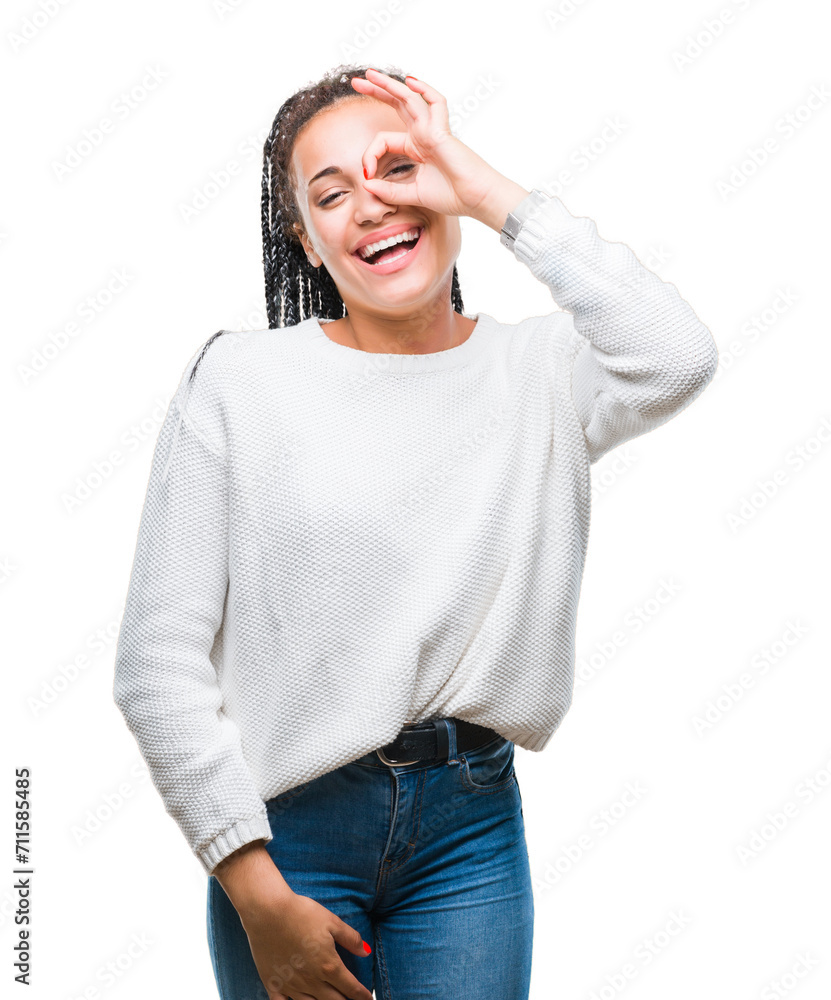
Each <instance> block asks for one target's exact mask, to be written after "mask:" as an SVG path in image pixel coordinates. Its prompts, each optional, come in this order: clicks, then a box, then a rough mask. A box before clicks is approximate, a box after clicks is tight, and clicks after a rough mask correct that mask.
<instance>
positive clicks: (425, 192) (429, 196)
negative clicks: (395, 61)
mask: <svg viewBox="0 0 831 1000" xmlns="http://www.w3.org/2000/svg"><path fill="white" fill-rule="evenodd" d="M366 76H367V79H364V78H363V77H353V78H352V86H353V87H354V88H355V90H357V91H358V92H359V93H361V94H367V95H368V96H370V97H375V98H377V99H378V100H379V101H383V102H384V103H385V104H389V105H390V106H391V107H393V108H395V110H396V111H397V112H398V115H399V117H400V118H401V120H402V121H403V122H404V124H405V125H406V126H407V131H406V132H379V133H378V134H377V135H376V136H375V138H374V139H373V140H372V142H371V143H370V144H369V145H368V146H367V148H366V149H365V150H364V155H363V157H362V162H363V166H364V169H365V170H366V173H367V175H368V180H365V181H364V187H366V189H367V190H368V191H370V192H371V193H372V194H375V195H377V196H378V197H379V198H381V199H382V200H383V201H386V202H389V204H391V205H420V206H421V207H422V208H426V209H429V210H431V211H433V212H441V213H442V214H444V215H470V216H472V217H473V218H480V219H481V218H483V216H484V214H485V207H486V205H487V202H488V198H489V196H492V195H494V193H495V192H496V191H498V190H500V189H501V187H502V185H504V184H506V183H508V184H510V183H511V182H510V181H508V179H507V178H506V177H505V176H504V175H502V174H500V173H499V172H498V171H497V170H494V168H493V167H491V166H490V165H489V164H488V163H486V162H485V161H484V160H483V159H482V157H481V156H479V155H478V154H476V153H474V152H473V150H472V149H470V147H469V146H466V145H465V144H464V143H463V142H462V141H461V140H459V139H457V138H456V137H455V136H454V135H452V134H451V132H450V123H449V118H448V112H447V100H446V99H445V98H444V97H443V96H442V95H441V94H440V93H439V92H438V91H437V90H436V89H435V88H433V87H431V86H430V85H429V84H427V83H424V81H423V80H416V79H415V78H414V77H407V84H406V85H405V84H403V83H401V82H400V81H399V80H396V79H394V78H393V77H391V76H388V75H387V74H386V73H382V72H380V70H374V69H368V70H367V71H366ZM387 152H390V153H401V154H403V155H404V156H406V157H408V158H409V159H412V160H414V161H415V162H416V163H417V164H418V166H416V168H415V170H414V171H412V173H411V174H410V175H405V177H407V176H412V177H413V180H412V181H409V182H408V181H407V180H406V179H402V180H396V181H382V180H378V178H376V177H375V176H374V174H375V170H376V168H377V166H378V160H379V159H380V158H381V157H382V156H383V155H384V154H385V153H387Z"/></svg>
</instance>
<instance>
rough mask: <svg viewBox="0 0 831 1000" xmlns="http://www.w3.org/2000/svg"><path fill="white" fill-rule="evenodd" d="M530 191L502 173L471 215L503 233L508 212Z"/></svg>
mask: <svg viewBox="0 0 831 1000" xmlns="http://www.w3.org/2000/svg"><path fill="white" fill-rule="evenodd" d="M530 193H531V192H530V191H526V189H525V188H524V187H523V186H522V185H521V184H517V183H516V182H515V181H512V180H510V178H508V177H505V176H503V175H502V174H500V175H499V180H498V181H497V183H496V184H495V185H494V186H493V188H492V189H491V190H490V191H489V192H488V194H487V196H486V197H485V198H483V199H482V202H481V203H480V204H479V205H478V206H477V208H476V210H475V211H473V212H471V213H470V215H471V217H472V218H474V219H478V220H479V222H482V223H484V224H485V225H486V226H489V227H490V228H491V229H493V230H495V231H496V232H497V233H501V232H502V227H503V226H504V225H505V220H506V219H507V218H508V213H509V212H512V211H513V210H514V209H515V208H516V207H517V205H519V203H520V202H521V201H523V200H524V199H525V198H527V197H528V195H529V194H530Z"/></svg>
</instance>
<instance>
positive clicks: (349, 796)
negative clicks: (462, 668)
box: [208, 719, 534, 1000]
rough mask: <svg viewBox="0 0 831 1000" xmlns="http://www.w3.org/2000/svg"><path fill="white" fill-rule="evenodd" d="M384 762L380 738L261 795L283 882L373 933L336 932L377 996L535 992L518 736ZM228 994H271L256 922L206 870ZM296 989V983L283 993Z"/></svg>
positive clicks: (419, 998) (506, 998)
mask: <svg viewBox="0 0 831 1000" xmlns="http://www.w3.org/2000/svg"><path fill="white" fill-rule="evenodd" d="M447 721H448V723H449V725H448V729H449V737H450V748H449V752H448V757H447V759H443V760H439V761H436V760H433V761H432V762H431V761H416V762H415V763H412V764H407V765H403V766H402V765H399V766H390V765H388V764H384V763H383V762H382V761H381V760H380V758H379V757H378V756H377V754H376V753H375V752H374V751H372V752H370V753H368V754H366V756H364V757H360V758H359V759H358V760H355V761H352V762H351V763H349V764H345V765H344V766H343V767H339V768H337V769H335V770H333V771H330V772H329V773H328V774H324V775H322V776H321V777H319V778H315V779H314V780H313V781H310V782H306V783H305V784H303V785H300V786H298V787H297V788H293V789H291V790H290V791H288V792H285V793H283V794H282V795H279V796H277V797H276V798H274V799H270V800H269V801H268V802H267V803H266V807H267V809H268V815H269V821H270V824H271V829H272V831H273V833H274V839H273V840H271V841H270V842H269V843H268V844H267V845H266V850H267V851H268V853H269V854H270V856H271V858H272V860H273V861H274V863H275V865H276V866H277V868H278V869H279V871H280V873H281V874H282V876H283V878H284V879H285V880H286V882H287V883H288V885H289V887H290V888H291V889H292V890H293V891H294V892H296V893H298V894H300V895H304V896H310V897H311V898H312V899H314V900H316V901H317V902H318V903H321V904H322V905H323V906H325V907H327V908H328V909H330V910H331V911H332V912H333V913H335V914H336V915H337V916H339V917H340V918H341V919H342V920H344V921H345V922H346V923H347V924H349V925H350V926H351V927H353V928H355V930H357V931H359V932H360V933H361V935H362V936H363V939H364V940H365V941H367V942H368V943H369V944H370V945H371V947H372V954H371V955H369V956H367V957H365V958H362V957H359V956H357V955H353V954H352V953H351V952H349V951H346V950H345V949H344V948H343V947H342V946H341V945H339V944H337V943H336V944H335V948H336V951H337V953H338V955H339V956H340V958H341V960H342V961H343V963H344V965H345V966H346V968H347V969H348V970H349V971H350V972H351V973H352V974H353V975H354V976H355V977H356V979H358V980H359V981H360V982H361V983H362V984H363V985H364V986H366V987H367V989H369V990H375V996H376V998H377V1000H446V998H447V997H454V998H458V1000H486V998H487V1000H493V998H494V997H498V998H499V1000H527V998H528V993H529V990H530V982H531V947H532V939H533V927H534V903H533V895H532V886H531V871H530V866H529V862H528V850H527V846H526V841H525V824H524V818H523V813H522V797H521V795H520V791H519V784H518V783H517V778H516V774H515V772H514V744H513V743H512V742H511V741H510V740H506V739H505V738H504V737H503V736H497V737H495V738H494V739H492V740H491V741H490V742H488V743H486V744H484V745H483V746H481V747H478V748H477V749H475V750H473V751H466V752H464V753H461V752H459V753H457V750H456V729H455V725H454V722H453V720H452V719H448V720H447ZM208 945H209V949H210V954H211V962H212V964H213V970H214V975H215V977H216V981H217V986H218V988H219V995H220V997H221V998H222V1000H267V998H268V994H267V993H266V990H265V987H264V986H263V984H262V981H261V979H260V977H259V974H258V973H257V967H256V965H255V964H254V959H253V957H252V955H251V949H250V946H249V944H248V936H247V935H246V933H245V930H244V928H243V926H242V924H241V922H240V919H239V916H238V914H237V911H236V910H235V909H234V906H233V904H232V903H231V901H230V900H229V899H228V896H227V895H226V894H225V890H224V889H223V888H222V886H221V885H220V883H219V882H218V881H217V879H216V878H214V877H213V876H210V877H209V878H208ZM288 995H289V996H290V994H288Z"/></svg>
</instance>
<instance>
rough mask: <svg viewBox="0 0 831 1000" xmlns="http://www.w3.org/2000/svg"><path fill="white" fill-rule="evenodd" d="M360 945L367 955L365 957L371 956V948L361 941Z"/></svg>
mask: <svg viewBox="0 0 831 1000" xmlns="http://www.w3.org/2000/svg"><path fill="white" fill-rule="evenodd" d="M362 944H363V946H364V951H365V952H366V953H367V955H371V954H372V948H370V947H369V945H368V944H367V943H366V941H363V942H362Z"/></svg>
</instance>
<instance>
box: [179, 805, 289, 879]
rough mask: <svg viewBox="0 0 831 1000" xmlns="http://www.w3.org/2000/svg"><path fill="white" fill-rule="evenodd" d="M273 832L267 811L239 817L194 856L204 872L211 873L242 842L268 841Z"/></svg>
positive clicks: (240, 845) (271, 837)
mask: <svg viewBox="0 0 831 1000" xmlns="http://www.w3.org/2000/svg"><path fill="white" fill-rule="evenodd" d="M273 837H274V834H273V833H272V832H271V824H270V823H269V821H268V813H267V812H265V811H263V813H262V814H257V815H256V816H251V817H249V819H241V820H240V821H239V822H238V823H234V825H233V826H229V827H228V829H227V830H224V831H223V832H222V833H220V834H219V836H218V837H216V838H215V839H214V840H212V841H211V842H210V844H208V845H207V847H203V848H202V849H201V850H199V851H197V852H196V856H197V857H198V858H199V860H200V862H201V863H202V867H203V868H204V869H205V872H206V874H208V875H212V874H213V871H214V869H215V868H216V866H217V865H218V864H219V862H220V861H222V860H223V859H224V858H227V857H228V855H229V854H233V853H234V851H236V850H237V849H238V848H240V847H242V846H243V845H244V844H250V843H251V842H252V841H254V840H260V839H261V838H262V839H263V840H264V841H265V842H266V843H268V842H269V841H270V840H272V839H273Z"/></svg>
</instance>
